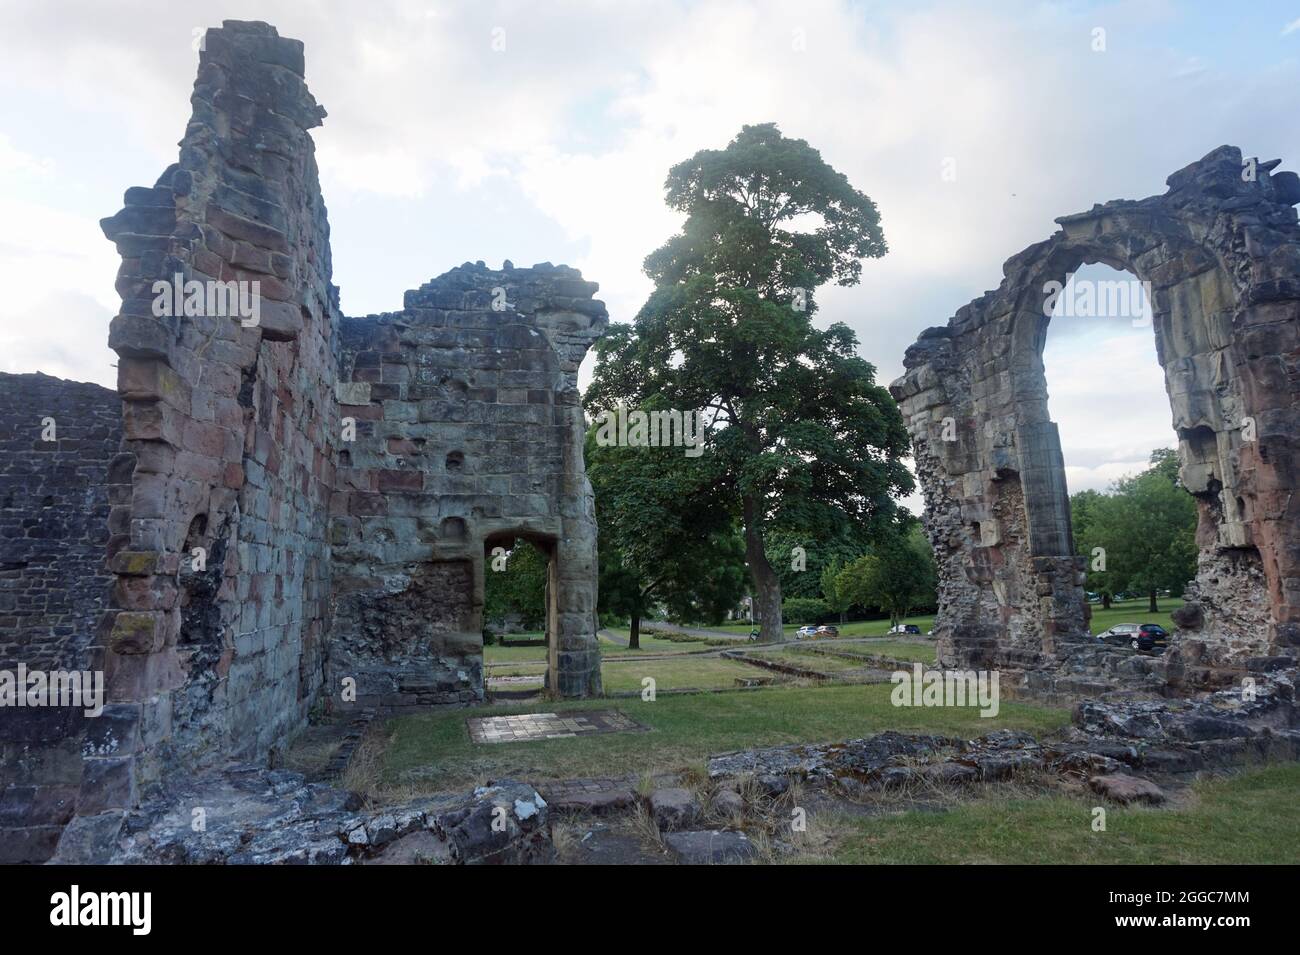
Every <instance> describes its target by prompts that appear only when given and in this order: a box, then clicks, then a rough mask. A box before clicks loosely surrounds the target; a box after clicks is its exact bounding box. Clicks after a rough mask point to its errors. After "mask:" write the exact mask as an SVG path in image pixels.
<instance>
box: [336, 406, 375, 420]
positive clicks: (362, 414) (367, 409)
mask: <svg viewBox="0 0 1300 955" xmlns="http://www.w3.org/2000/svg"><path fill="white" fill-rule="evenodd" d="M339 414H340V415H341V416H343V417H344V418H356V419H357V420H358V421H379V420H381V419H382V418H383V417H384V406H383V405H340V406H339Z"/></svg>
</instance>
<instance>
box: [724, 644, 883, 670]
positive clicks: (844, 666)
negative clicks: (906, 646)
mask: <svg viewBox="0 0 1300 955" xmlns="http://www.w3.org/2000/svg"><path fill="white" fill-rule="evenodd" d="M749 655H750V656H756V657H760V658H762V659H764V660H772V661H774V662H776V663H784V664H786V665H788V666H796V667H801V668H803V669H805V670H813V671H815V672H817V673H827V674H830V673H841V672H843V671H845V670H861V669H862V668H863V667H865V666H866V665H867V664H866V661H858V660H849V659H845V658H844V657H834V656H831V655H830V654H826V653H814V652H813V651H811V650H806V649H804V648H803V647H779V648H777V649H774V650H756V651H753V652H752V653H751V654H749Z"/></svg>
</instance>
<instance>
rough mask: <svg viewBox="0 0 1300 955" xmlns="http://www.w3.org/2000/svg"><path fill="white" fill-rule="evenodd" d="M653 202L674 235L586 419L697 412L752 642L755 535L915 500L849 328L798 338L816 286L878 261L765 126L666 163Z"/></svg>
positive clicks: (776, 590)
mask: <svg viewBox="0 0 1300 955" xmlns="http://www.w3.org/2000/svg"><path fill="white" fill-rule="evenodd" d="M666 193H667V202H668V204H669V205H670V206H671V207H672V208H673V209H675V210H677V211H679V212H681V213H683V214H684V215H685V217H686V220H685V223H684V225H683V228H682V231H681V233H680V234H679V235H676V236H674V237H672V238H671V239H669V240H668V241H667V242H666V243H665V244H664V245H663V246H662V247H661V248H660V249H658V250H657V251H655V252H653V253H651V254H650V255H649V256H648V257H647V259H646V262H645V269H646V273H647V274H648V275H649V276H650V278H651V279H653V280H654V283H655V288H654V291H653V293H652V294H651V296H650V298H649V300H648V301H647V302H646V304H645V305H644V306H643V307H642V309H641V311H640V312H639V313H638V314H637V316H636V319H635V321H634V323H633V324H632V325H618V326H613V327H611V330H610V331H609V333H608V334H607V335H606V337H605V338H604V339H602V340H601V341H600V342H599V343H598V344H597V346H596V354H597V358H598V364H597V366H596V372H595V376H594V379H593V382H592V385H591V387H590V388H589V389H588V391H587V394H586V398H585V400H586V404H587V407H588V409H589V410H591V411H593V412H595V411H599V410H603V409H609V408H613V407H614V405H615V404H616V403H617V402H619V401H625V402H627V403H628V404H629V405H639V406H644V405H645V404H646V403H647V402H650V401H657V402H659V403H660V405H661V406H662V407H668V408H675V409H678V410H681V411H689V410H695V409H699V410H702V411H704V413H705V414H706V415H707V420H708V422H709V427H708V429H707V433H706V439H705V449H706V450H705V455H704V456H705V457H706V458H709V459H710V460H711V462H712V465H711V473H712V474H713V476H714V484H713V487H712V493H713V497H714V500H715V502H716V505H717V506H719V507H723V508H725V509H726V510H727V511H729V512H730V513H732V514H734V515H735V516H736V518H737V519H738V520H739V521H740V525H741V527H742V529H743V534H744V542H745V556H746V562H747V564H748V567H749V574H750V578H751V581H752V583H753V589H754V594H755V605H756V612H757V616H758V618H759V620H760V621H761V628H762V639H763V640H766V641H774V640H779V639H780V638H781V636H782V626H781V623H782V621H781V582H780V577H779V575H778V573H777V571H776V570H775V569H774V568H773V566H772V564H771V562H770V561H769V559H768V556H767V553H766V549H765V537H766V535H767V534H768V533H769V532H770V531H772V530H774V529H780V528H786V529H792V530H798V531H800V532H802V533H803V534H806V535H808V536H809V538H810V539H815V538H817V537H822V536H831V535H832V534H833V532H834V531H835V529H836V528H837V527H839V526H842V525H843V524H844V523H846V522H850V523H857V524H861V525H864V526H867V527H878V526H883V525H884V524H886V523H888V522H890V520H891V519H892V517H893V514H894V510H895V506H894V500H893V499H894V497H895V496H899V495H903V494H906V493H907V492H909V491H910V490H911V488H912V478H911V475H910V474H909V473H908V471H907V469H906V467H905V466H904V465H903V458H904V457H905V456H906V455H907V454H908V450H909V449H908V439H907V432H906V430H905V428H904V426H903V421H902V418H901V416H900V415H899V413H898V409H897V406H896V405H895V404H894V401H893V399H892V398H891V397H890V396H889V393H888V392H887V391H886V390H885V388H884V387H882V386H881V385H878V384H877V383H876V381H875V368H874V367H873V366H872V365H871V364H870V363H868V362H867V361H865V360H864V359H862V358H860V357H859V356H858V355H857V339H856V337H855V336H854V334H853V332H852V331H851V330H850V329H849V328H848V327H847V326H845V325H842V324H838V323H836V324H832V325H830V326H829V327H827V328H825V329H820V328H817V327H815V326H814V325H813V323H812V317H813V315H814V313H815V312H816V296H815V293H816V290H817V289H818V288H819V287H820V286H822V285H824V284H825V283H827V282H832V281H833V282H836V283H838V284H840V285H853V284H855V283H856V282H857V281H858V279H859V276H860V274H861V270H862V260H863V259H864V258H874V257H877V256H881V255H883V254H884V253H885V251H886V246H885V240H884V236H883V235H882V233H881V229H880V220H879V215H878V213H877V211H876V206H875V204H874V203H873V202H872V201H871V200H870V199H869V198H867V196H865V195H864V194H863V193H861V192H859V191H858V190H857V189H855V188H853V186H852V185H851V184H850V183H849V181H848V179H846V178H845V177H844V175H843V174H842V173H840V172H838V171H836V170H835V169H833V168H832V167H831V166H830V165H829V164H827V163H826V162H825V160H823V159H822V157H821V155H820V153H818V151H817V150H816V149H813V148H812V147H811V146H809V145H808V143H806V142H804V141H803V140H800V139H787V138H785V137H784V136H782V135H781V133H780V131H779V130H778V129H777V128H776V126H775V125H773V124H764V125H759V126H746V127H744V128H743V129H742V130H741V132H740V134H739V135H738V136H736V138H735V139H734V140H732V142H731V143H730V144H729V145H728V146H727V147H726V148H725V149H722V150H712V149H706V150H702V151H700V152H698V153H696V154H695V155H694V156H692V157H691V158H690V159H688V160H686V161H685V162H683V163H680V164H679V165H677V166H674V167H673V169H672V170H671V172H670V173H669V175H668V180H667V183H666ZM814 579H815V578H814Z"/></svg>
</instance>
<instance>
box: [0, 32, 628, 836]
mask: <svg viewBox="0 0 1300 955" xmlns="http://www.w3.org/2000/svg"><path fill="white" fill-rule="evenodd" d="M303 76H304V61H303V46H302V44H301V43H300V42H298V41H295V40H289V39H284V38H281V37H280V36H279V35H278V34H277V33H276V31H275V29H274V28H272V27H270V26H267V25H266V24H261V23H239V22H227V23H226V24H224V25H223V27H222V28H221V29H214V30H210V31H209V32H208V33H207V36H206V42H205V44H204V49H203V51H202V52H201V54H200V58H199V71H198V79H197V81H196V83H195V86H194V93H193V96H192V98H191V102H192V104H193V115H192V117H191V120H190V123H189V125H188V126H187V128H186V130H185V135H184V138H183V139H182V140H181V144H180V157H179V161H178V162H177V163H176V164H175V165H173V166H171V167H170V168H168V169H167V170H166V171H165V172H164V173H163V175H162V177H161V178H160V179H159V180H158V181H157V183H155V185H154V186H152V187H148V188H146V187H139V188H133V189H130V190H128V191H127V193H126V199H125V208H123V209H122V210H121V211H120V212H118V213H117V214H116V215H115V216H113V217H111V218H109V219H106V220H104V222H103V228H104V232H105V234H106V235H107V236H108V237H109V238H110V239H111V240H112V241H113V242H115V243H116V245H117V249H118V251H119V252H120V254H121V256H122V266H121V269H120V271H119V273H118V279H117V288H118V292H119V293H120V294H121V297H122V307H121V313H120V314H119V315H118V316H117V317H116V318H114V319H113V322H112V326H111V329H110V334H109V344H110V346H111V347H112V348H113V349H114V350H115V351H116V352H117V354H118V356H119V363H118V392H119V394H120V408H121V413H120V417H118V416H116V415H105V414H104V413H103V411H104V407H103V406H104V404H105V402H104V401H103V398H102V397H101V396H102V395H107V394H109V393H107V392H104V391H103V389H97V388H95V386H83V385H74V384H71V383H66V382H59V383H57V384H58V385H60V386H61V389H60V388H53V389H52V388H51V387H50V386H49V384H48V383H49V382H52V381H54V380H53V379H48V378H42V379H41V380H40V382H39V383H38V384H39V387H38V388H35V389H32V390H30V391H24V389H23V388H21V387H19V386H15V387H13V388H6V390H7V391H8V390H14V391H20V392H24V398H25V400H24V401H23V402H22V403H20V404H15V405H10V404H8V403H6V411H5V418H4V419H3V425H4V431H3V434H0V442H2V443H3V446H4V448H5V453H6V462H5V471H4V473H3V475H0V477H3V480H4V482H5V483H4V486H3V488H2V489H0V490H2V491H3V493H4V495H6V496H5V498H4V500H3V501H0V505H2V509H0V523H2V526H3V527H4V532H5V538H4V545H3V546H4V552H3V554H2V555H0V573H2V574H3V578H0V582H2V583H3V584H4V589H2V590H0V601H3V602H2V603H0V621H3V622H4V623H5V625H6V626H5V628H4V639H3V640H0V651H3V656H4V659H3V660H0V668H3V667H9V668H12V667H15V666H16V665H17V664H18V663H19V662H25V663H26V664H27V665H28V666H29V667H32V666H36V665H37V664H41V663H49V664H50V665H53V662H62V663H63V664H64V665H67V666H71V665H73V663H74V662H75V663H77V664H78V665H80V666H92V667H94V668H97V669H102V670H103V671H104V672H105V674H106V679H107V699H108V701H109V703H108V706H107V707H106V710H105V712H104V715H103V716H102V717H99V718H98V719H96V720H87V721H85V722H86V723H88V724H89V723H93V724H94V726H93V728H87V727H85V726H83V725H82V723H81V722H80V721H78V722H77V723H76V725H75V726H74V725H72V724H68V725H63V724H60V725H58V726H54V725H52V724H51V723H50V719H49V715H48V712H47V711H42V710H37V709H27V710H11V711H8V712H5V713H4V715H3V729H0V742H2V743H3V746H4V750H3V764H2V765H3V769H4V778H3V789H2V790H0V792H2V793H3V795H0V800H3V801H0V846H4V849H3V850H0V861H40V860H41V859H44V858H48V857H49V856H50V855H51V854H52V853H53V852H54V850H55V846H56V844H57V843H58V840H59V837H60V834H61V833H62V836H63V847H62V848H61V849H60V851H59V856H60V857H61V858H69V859H76V858H79V857H82V858H84V857H86V853H85V852H84V851H82V850H83V849H84V847H86V846H91V845H95V844H102V843H103V842H104V841H105V839H106V838H110V837H111V834H112V833H113V832H115V831H116V828H117V827H119V826H120V825H121V821H122V817H123V811H124V810H126V809H129V808H130V807H132V806H133V805H135V804H137V803H138V802H139V800H140V798H141V796H142V794H143V793H145V792H146V791H147V789H148V787H149V786H150V785H151V784H154V783H157V782H159V781H160V780H162V779H164V777H167V776H168V775H169V774H175V773H177V772H180V771H186V772H193V771H196V770H200V769H203V768H206V767H210V766H215V765H220V764H223V763H224V762H226V761H230V760H250V761H262V760H266V759H267V758H268V757H271V756H272V755H273V754H274V752H275V751H276V750H277V748H279V747H282V746H284V745H285V744H286V742H287V741H288V740H289V739H290V738H291V737H292V736H293V734H294V733H295V732H296V731H297V730H298V729H299V728H301V727H302V726H303V725H304V724H305V722H306V721H307V718H308V715H309V713H310V712H311V711H312V710H313V709H317V708H325V709H338V708H340V707H345V706H357V707H366V708H380V709H390V710H398V709H402V708H406V707H412V706H428V705H445V704H458V703H467V702H473V701H477V700H481V699H482V697H483V678H482V662H481V660H482V608H483V577H484V565H485V561H484V553H485V550H487V549H489V548H490V547H492V546H496V545H497V544H498V543H500V544H503V545H505V546H509V544H510V543H511V542H512V541H513V540H514V539H515V538H517V537H526V538H528V539H530V540H533V541H534V542H536V543H537V544H538V545H539V546H541V547H542V548H543V549H544V550H545V551H547V552H548V553H549V554H550V556H551V566H550V583H549V586H548V588H547V591H548V600H549V606H548V614H547V622H548V627H547V629H548V634H549V639H550V672H549V679H550V681H551V685H552V687H553V688H554V690H555V691H556V692H558V693H560V694H562V695H565V696H578V697H581V696H589V695H595V694H599V692H600V669H599V651H598V649H597V644H596V636H595V632H596V616H595V604H596V585H595V578H596V543H595V534H596V531H595V520H594V511H593V506H592V499H591V490H590V486H589V484H588V483H587V480H586V477H585V475H584V469H583V460H582V438H583V418H582V412H581V406H580V403H579V395H578V390H577V371H578V366H579V363H580V362H581V361H582V358H583V356H584V354H585V353H586V351H587V349H588V348H589V347H590V345H591V344H592V342H594V341H595V340H596V339H597V338H598V337H599V336H600V334H601V333H602V331H603V329H604V326H605V324H606V321H607V315H606V312H605V307H604V305H603V304H602V303H601V302H599V301H596V300H594V299H593V298H592V295H593V293H594V292H595V291H596V285H595V283H592V282H586V281H583V279H582V277H581V275H579V274H578V273H577V272H576V271H575V270H573V269H569V268H566V267H563V266H551V265H549V264H543V265H538V266H535V267H533V268H531V269H515V268H513V267H511V265H510V264H509V263H506V265H505V268H504V269H503V270H502V271H492V270H489V269H487V268H486V267H485V266H483V264H482V263H478V264H477V265H471V264H466V265H464V266H462V267H460V268H458V269H454V270H452V271H451V272H449V273H447V274H446V275H443V276H441V277H440V278H438V279H435V280H433V281H432V282H430V283H428V284H427V285H425V286H423V287H421V288H420V289H418V290H415V291H411V292H408V293H407V294H406V299H405V302H404V308H403V310H402V311H400V312H394V313H390V314H385V315H377V316H369V317H367V318H357V319H353V318H345V317H344V316H343V315H342V313H341V312H340V309H339V298H338V290H337V288H336V287H335V286H334V285H332V284H331V264H330V247H329V225H328V222H327V219H326V213H325V206H324V203H323V201H322V199H321V194H320V187H319V184H318V180H317V169H316V162H315V158H314V155H313V145H312V140H311V137H310V135H309V130H311V129H312V128H313V127H315V126H318V125H319V124H320V123H321V120H322V118H323V117H324V115H325V111H324V110H323V109H322V108H321V107H320V106H318V105H317V103H316V101H315V99H314V98H313V97H312V95H311V93H310V92H309V91H308V89H307V86H306V84H305V82H304V79H303ZM175 276H181V278H182V279H183V280H184V281H191V280H197V281H200V282H207V281H220V282H231V281H234V282H247V283H252V282H257V283H259V289H260V316H259V321H258V322H257V323H256V324H252V323H251V322H249V321H245V320H241V317H238V316H231V315H230V314H228V313H223V314H220V315H214V314H195V315H182V316H177V317H167V316H164V317H159V316H157V315H156V313H155V309H154V302H155V298H156V293H155V283H156V282H159V281H163V282H171V281H173V279H174V277H175ZM245 318H246V316H245ZM20 384H21V383H20ZM51 392H53V393H51ZM83 392H84V394H83ZM83 406H86V407H83ZM90 406H93V407H90ZM46 416H49V417H53V418H55V419H56V421H57V423H58V426H59V427H61V428H63V429H65V430H64V431H63V432H62V434H61V436H60V443H57V444H55V445H52V446H51V445H46V446H45V447H42V446H41V442H40V438H39V433H40V429H41V422H42V419H43V418H44V417H46ZM83 432H84V433H83ZM119 433H120V448H119V447H118V436H119ZM108 448H111V452H112V454H111V458H110V453H109V451H108ZM11 450H12V451H18V452H20V453H17V454H13V455H11V454H10V451H11ZM29 452H30V453H29ZM42 453H44V454H46V458H44V459H42V458H41V457H40V455H41V454H42ZM96 455H97V456H98V461H97V462H96V460H95V458H96ZM79 456H80V457H81V458H82V459H85V460H83V461H82V464H84V463H86V461H89V463H90V464H92V465H94V464H96V463H97V465H98V477H92V476H90V475H88V474H86V473H84V468H81V465H80V464H78V457H79ZM79 468H81V469H79ZM42 475H43V476H42ZM43 482H44V483H43ZM54 483H58V484H59V485H60V487H59V488H58V489H55V490H53V491H47V490H46V488H45V486H44V485H45V484H50V485H53V484H54ZM78 485H79V486H80V487H79V493H76V494H74V493H73V491H74V490H78ZM15 490H16V491H17V492H18V493H17V496H15V493H14V492H15ZM38 498H39V501H38ZM101 528H102V529H103V530H102V533H101V530H100V529H101ZM88 544H93V545H94V547H95V548H97V552H96V553H95V554H94V556H93V559H89V558H87V557H86V554H87V545H88ZM105 558H106V564H105V563H104V559H105ZM105 567H106V568H107V571H108V574H109V576H107V577H105V576H104V568H105ZM47 568H48V569H47ZM74 578H75V580H76V581H77V584H76V586H75V588H74V587H66V588H65V587H64V584H66V583H67V582H68V581H71V580H73V579H74ZM47 590H48V591H49V592H50V593H59V592H60V591H62V593H61V594H60V596H58V597H47V596H46V595H45V593H46V591H47ZM60 601H62V603H61V604H60V605H59V606H57V607H56V606H54V604H56V603H59V602H60ZM38 602H48V603H49V604H50V606H48V607H47V606H45V605H44V603H42V605H41V606H39V607H38V606H37V603H38ZM96 614H98V620H92V619H91V618H92V617H94V616H96ZM10 624H12V625H13V626H12V629H11V627H10ZM33 628H37V629H41V628H44V629H43V630H42V632H40V633H36V631H35V630H33ZM55 657H58V661H55ZM64 722H65V723H66V722H67V721H66V720H65V721H64ZM92 735H93V737H94V738H93V739H92V738H91V737H92ZM74 812H75V816H74ZM69 820H71V824H70V825H68V826H67V828H66V831H64V825H65V824H67V823H69Z"/></svg>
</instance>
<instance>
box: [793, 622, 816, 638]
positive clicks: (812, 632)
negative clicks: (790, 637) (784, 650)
mask: <svg viewBox="0 0 1300 955" xmlns="http://www.w3.org/2000/svg"><path fill="white" fill-rule="evenodd" d="M816 635H817V628H816V627H814V626H813V625H812V624H810V623H809V624H804V625H803V626H802V627H800V628H799V629H798V630H796V631H795V632H794V638H795V639H796V640H808V639H811V638H812V637H814V636H816Z"/></svg>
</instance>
